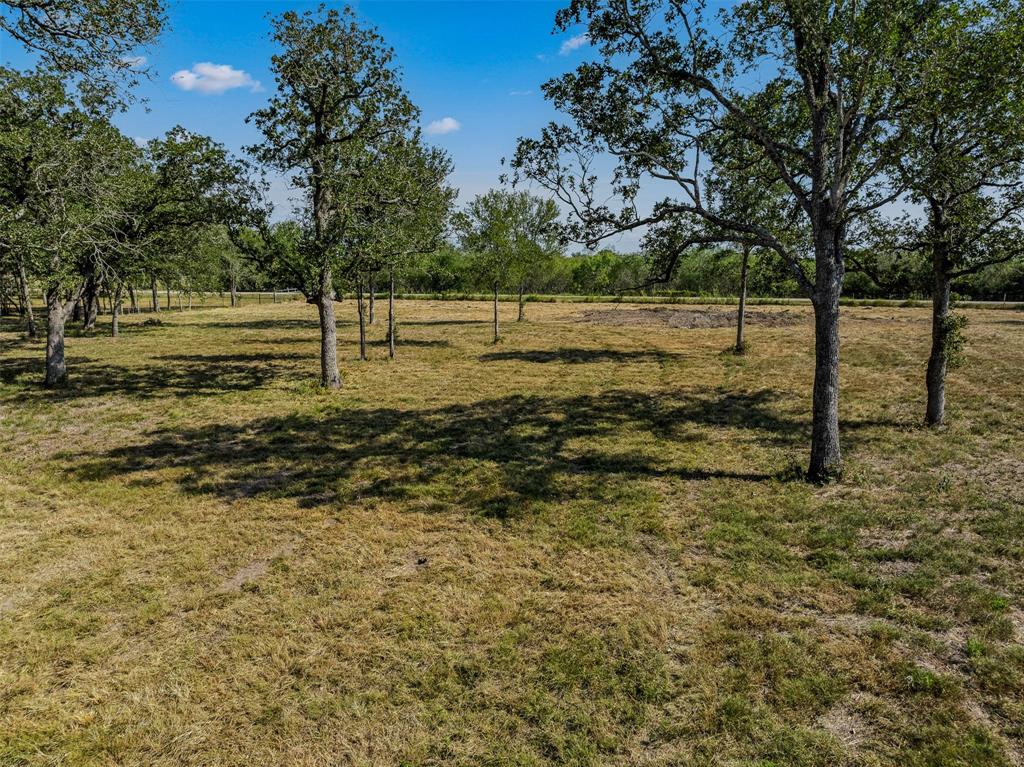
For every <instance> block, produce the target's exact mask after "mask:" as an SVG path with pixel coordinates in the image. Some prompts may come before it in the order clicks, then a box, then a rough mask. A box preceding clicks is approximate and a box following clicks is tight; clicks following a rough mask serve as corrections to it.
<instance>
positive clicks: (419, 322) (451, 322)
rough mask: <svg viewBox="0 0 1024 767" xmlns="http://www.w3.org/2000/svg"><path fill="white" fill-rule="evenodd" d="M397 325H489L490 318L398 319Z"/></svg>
mask: <svg viewBox="0 0 1024 767" xmlns="http://www.w3.org/2000/svg"><path fill="white" fill-rule="evenodd" d="M398 324H399V325H414V326H423V327H431V326H433V325H489V324H491V321H490V320H403V319H401V317H399V319H398Z"/></svg>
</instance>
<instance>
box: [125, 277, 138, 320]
mask: <svg viewBox="0 0 1024 767" xmlns="http://www.w3.org/2000/svg"><path fill="white" fill-rule="evenodd" d="M128 298H129V299H130V301H131V307H132V312H133V313H134V314H138V313H139V299H138V297H137V296H136V295H135V286H134V285H132V284H131V283H128Z"/></svg>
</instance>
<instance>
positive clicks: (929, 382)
mask: <svg viewBox="0 0 1024 767" xmlns="http://www.w3.org/2000/svg"><path fill="white" fill-rule="evenodd" d="M934 259H935V264H934V269H933V271H934V279H933V284H932V348H931V352H930V354H929V355H928V372H927V373H926V374H925V384H926V386H927V389H928V404H927V407H926V408H925V423H927V424H928V425H929V426H941V425H942V423H943V421H944V420H945V418H946V367H947V363H948V361H949V294H950V287H951V283H952V280H951V279H950V276H949V271H948V268H947V265H946V263H945V261H946V259H945V258H944V254H942V253H941V250H939V249H937V252H936V254H935V256H934Z"/></svg>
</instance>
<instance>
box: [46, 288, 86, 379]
mask: <svg viewBox="0 0 1024 767" xmlns="http://www.w3.org/2000/svg"><path fill="white" fill-rule="evenodd" d="M77 305H78V301H77V300H72V301H68V302H65V301H62V300H61V298H60V295H58V293H57V291H56V290H52V291H50V293H49V294H48V295H47V297H46V309H47V311H46V378H45V379H44V381H43V383H44V385H45V386H47V387H49V388H56V387H60V386H64V385H66V384H67V382H68V366H67V362H66V361H65V359H64V326H65V324H66V323H67V318H68V314H69V313H70V312H73V311H74V307H75V306H77Z"/></svg>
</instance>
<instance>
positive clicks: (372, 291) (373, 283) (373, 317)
mask: <svg viewBox="0 0 1024 767" xmlns="http://www.w3.org/2000/svg"><path fill="white" fill-rule="evenodd" d="M376 283H377V281H376V280H375V279H374V275H372V274H371V275H370V317H369V320H368V322H369V324H370V325H372V324H373V323H374V321H375V320H376V319H377V312H376V308H375V307H374V298H375V297H376V295H377V284H376Z"/></svg>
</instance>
